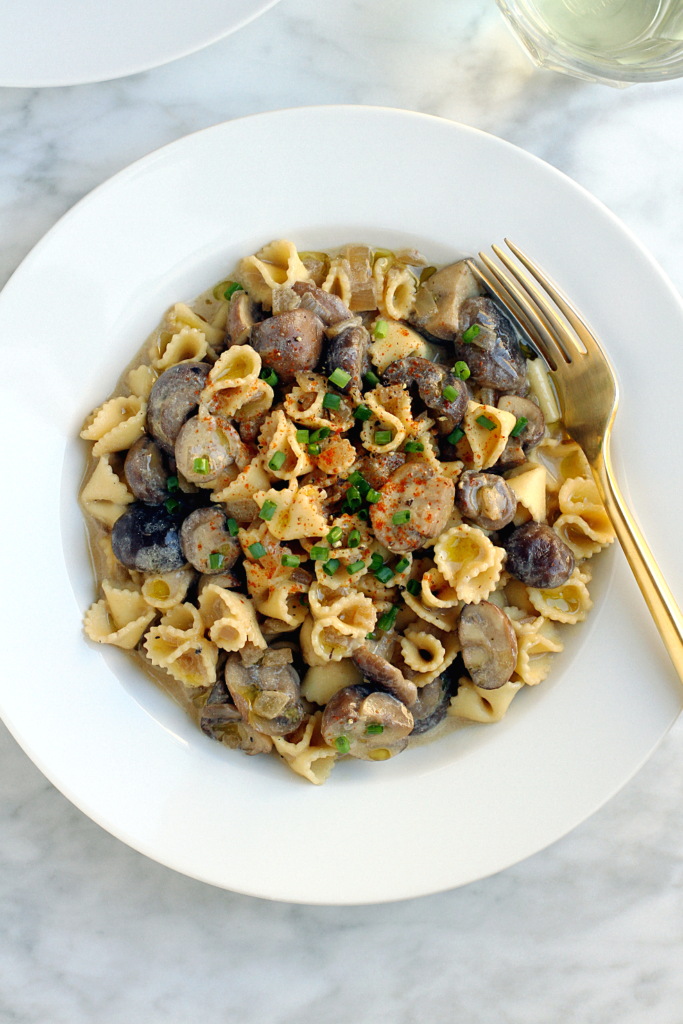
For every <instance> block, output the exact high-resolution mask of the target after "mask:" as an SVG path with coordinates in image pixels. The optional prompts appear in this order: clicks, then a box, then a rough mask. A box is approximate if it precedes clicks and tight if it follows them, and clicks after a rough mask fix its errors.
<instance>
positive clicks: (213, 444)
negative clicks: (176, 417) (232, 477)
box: [175, 414, 234, 487]
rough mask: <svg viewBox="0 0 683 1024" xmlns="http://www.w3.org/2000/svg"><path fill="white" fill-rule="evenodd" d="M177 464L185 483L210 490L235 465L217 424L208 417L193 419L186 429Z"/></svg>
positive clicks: (178, 444)
mask: <svg viewBox="0 0 683 1024" xmlns="http://www.w3.org/2000/svg"><path fill="white" fill-rule="evenodd" d="M175 460H176V464H177V466H178V469H179V470H180V472H181V473H182V474H183V476H184V477H185V479H186V480H189V481H190V483H193V484H197V486H199V487H206V486H209V487H210V486H211V485H212V483H213V482H214V481H215V480H217V479H218V477H219V476H220V475H221V473H222V472H223V471H224V470H225V469H227V467H228V466H230V465H232V463H233V461H234V460H233V457H232V455H231V454H230V451H229V446H228V444H227V443H226V439H225V437H224V435H223V434H222V432H221V430H220V428H219V426H218V422H217V420H216V419H215V418H214V417H213V416H209V415H206V414H205V415H203V416H193V417H192V418H191V419H189V420H188V421H187V423H186V424H185V425H184V426H183V427H182V429H181V431H180V433H179V434H178V437H177V439H176V443H175Z"/></svg>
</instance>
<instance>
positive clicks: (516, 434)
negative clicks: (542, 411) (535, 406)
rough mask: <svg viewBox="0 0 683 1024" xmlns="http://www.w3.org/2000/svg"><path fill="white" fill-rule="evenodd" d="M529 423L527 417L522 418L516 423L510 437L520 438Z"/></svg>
mask: <svg viewBox="0 0 683 1024" xmlns="http://www.w3.org/2000/svg"><path fill="white" fill-rule="evenodd" d="M528 422H529V421H528V419H527V418H526V416H520V417H519V419H518V420H517V422H516V423H515V425H514V427H513V428H512V430H511V431H510V437H519V435H520V434H521V433H522V431H523V430H524V428H525V427H526V425H527V423H528Z"/></svg>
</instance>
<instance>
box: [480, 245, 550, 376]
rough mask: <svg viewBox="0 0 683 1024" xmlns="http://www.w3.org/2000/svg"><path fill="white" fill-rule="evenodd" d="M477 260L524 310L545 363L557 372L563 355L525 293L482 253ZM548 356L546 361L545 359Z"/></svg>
mask: <svg viewBox="0 0 683 1024" xmlns="http://www.w3.org/2000/svg"><path fill="white" fill-rule="evenodd" d="M479 259H480V260H481V261H482V263H483V264H484V266H485V267H486V269H487V270H488V271H489V273H491V274H493V276H494V277H495V278H496V279H497V280H499V281H500V282H501V284H502V285H503V286H504V287H505V288H507V290H508V291H509V292H510V294H511V295H512V296H513V298H514V299H515V301H516V303H517V305H518V306H520V307H521V309H523V310H524V312H525V314H526V315H527V317H528V318H529V320H531V322H532V323H533V325H534V327H535V328H536V330H537V331H538V333H539V334H540V335H541V337H542V338H543V345H544V350H543V355H544V356H546V361H547V362H548V363H549V365H550V368H551V369H552V370H557V368H558V366H562V365H564V364H566V362H567V360H566V358H565V354H564V352H563V351H562V349H561V348H560V346H559V345H558V343H557V341H556V340H555V337H554V336H553V334H551V332H550V331H549V330H548V328H547V326H546V324H545V323H544V321H543V320H542V318H541V317H540V316H539V314H538V311H537V308H536V306H534V304H533V302H531V301H530V300H529V299H528V298H527V296H526V295H525V293H524V292H523V291H522V290H521V289H520V288H519V287H518V286H517V285H516V284H515V282H514V281H513V280H512V278H510V277H508V275H507V274H506V273H505V271H503V270H501V269H500V267H497V266H496V264H495V263H493V262H492V261H491V260H490V259H489V257H488V256H487V255H486V253H484V252H480V253H479ZM548 356H550V358H549V359H548V358H547V357H548Z"/></svg>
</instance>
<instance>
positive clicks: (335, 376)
mask: <svg viewBox="0 0 683 1024" xmlns="http://www.w3.org/2000/svg"><path fill="white" fill-rule="evenodd" d="M327 379H328V380H329V382H330V384H334V386H335V387H336V388H345V387H346V385H347V384H348V383H349V381H350V380H351V374H350V373H347V372H346V370H340V369H339V367H337V369H336V370H335V371H334V373H331V374H330V376H329V377H328V378H327Z"/></svg>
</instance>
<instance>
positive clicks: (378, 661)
mask: <svg viewBox="0 0 683 1024" xmlns="http://www.w3.org/2000/svg"><path fill="white" fill-rule="evenodd" d="M351 657H352V660H353V662H354V664H355V665H357V666H358V668H359V669H360V670H361V672H362V673H363V679H364V680H365V681H366V682H367V683H369V684H370V685H376V686H381V687H382V689H384V690H388V691H389V693H390V694H391V695H392V696H393V697H396V699H397V700H400V701H402V702H403V704H405V705H407V707H411V706H412V705H413V704H414V703H415V701H416V700H417V686H416V685H415V683H411V682H410V680H408V679H405V678H404V676H403V673H402V672H400V671H399V670H398V669H397V668H395V667H394V666H393V665H390V664H389V662H388V661H387V660H386V659H385V658H382V657H381V656H380V655H379V654H373V653H372V651H370V650H368V648H367V647H359V648H358V650H357V651H354V653H353V654H352V655H351Z"/></svg>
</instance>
